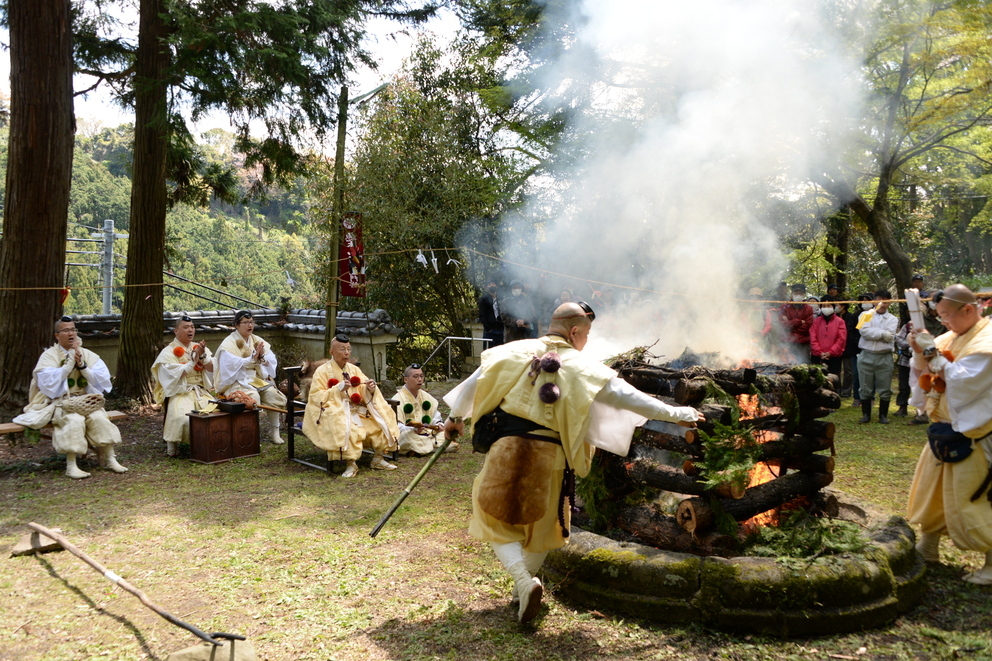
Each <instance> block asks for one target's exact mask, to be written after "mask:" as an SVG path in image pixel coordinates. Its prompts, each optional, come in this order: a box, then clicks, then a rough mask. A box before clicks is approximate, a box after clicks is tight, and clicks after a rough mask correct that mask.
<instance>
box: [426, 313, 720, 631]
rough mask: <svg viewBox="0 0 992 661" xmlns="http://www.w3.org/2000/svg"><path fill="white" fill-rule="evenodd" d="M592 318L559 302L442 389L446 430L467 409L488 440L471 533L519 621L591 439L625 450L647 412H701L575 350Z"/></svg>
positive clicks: (693, 415) (556, 542)
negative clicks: (535, 326)
mask: <svg viewBox="0 0 992 661" xmlns="http://www.w3.org/2000/svg"><path fill="white" fill-rule="evenodd" d="M594 318H595V315H594V314H593V311H592V309H591V308H590V307H589V306H588V305H586V304H585V303H564V304H562V305H561V306H559V307H558V308H557V309H556V310H555V312H554V314H553V316H552V318H551V326H550V328H549V330H548V334H547V335H545V336H544V337H541V338H538V339H532V340H519V341H516V342H510V343H508V344H504V345H503V346H500V347H496V348H493V349H490V350H488V351H485V352H483V354H482V366H481V367H480V368H479V369H478V370H476V371H475V373H474V374H472V376H470V377H469V378H468V379H467V380H466V381H465V382H464V383H462V384H461V385H459V386H458V387H457V388H456V389H455V390H452V391H451V392H450V393H449V394H448V396H447V397H445V401H446V402H447V403H448V404H449V405H450V406H451V417H449V418H448V421H447V422H446V423H445V434H447V435H451V433H452V432H453V431H455V430H457V431H459V432H460V431H462V428H463V424H462V423H461V419H462V418H467V417H471V418H473V420H474V421H475V422H474V425H475V429H476V436H475V438H473V446H476V447H478V446H479V444H480V442H481V441H483V440H486V443H487V444H491V449H489V451H488V452H487V454H486V461H485V464H484V465H483V467H482V472H480V473H479V475H478V477H476V478H475V482H474V484H473V487H472V521H471V523H470V524H469V534H471V535H472V536H473V537H475V538H476V539H481V540H483V541H487V542H489V543H490V545H491V546H492V548H493V551H495V553H496V557H498V558H499V560H500V562H501V563H502V564H503V567H505V568H506V570H507V571H508V572H509V573H510V576H512V577H513V600H514V602H517V601H519V607H518V610H517V617H518V619H519V620H520V622H529V621H530V620H532V619H534V617H535V616H536V615H537V613H538V611H539V610H540V606H541V596H542V594H543V589H544V588H543V586H542V584H541V581H540V579H539V578H537V577H536V576H535V574H536V573H537V571H538V570H539V569H540V568H541V565H542V564H543V563H544V557H545V556H546V555H547V554H548V552H549V551H551V550H552V549H556V548H559V547H561V546H563V545H564V544H565V539H566V537H568V531H569V525H570V518H571V516H570V515H571V503H570V502H569V500H570V499H571V497H572V493H571V487H572V485H573V481H572V480H573V474H574V475H578V476H579V477H585V476H586V475H587V474H588V473H589V468H590V464H591V461H592V457H593V453H594V452H595V449H596V447H601V448H604V449H607V450H609V451H610V452H614V453H616V454H619V455H621V456H625V455H626V454H627V450H628V449H629V447H630V441H631V436H632V434H633V431H634V428H635V427H636V426H638V425H641V424H644V422H645V421H646V420H648V419H653V420H668V421H671V422H679V423H685V424H686V425H687V426H688V425H690V424H692V423H695V422H697V421H699V420H701V419H702V416H701V415H700V414H699V412H698V411H696V409H694V408H691V407H687V406H685V407H673V406H669V405H667V404H665V403H663V402H661V401H659V400H657V399H654V398H653V397H650V396H648V395H645V394H643V393H641V392H640V391H639V390H637V389H635V388H634V387H633V386H630V385H628V384H627V383H626V382H625V381H623V380H621V379H619V378H618V377H617V373H616V372H615V371H613V370H612V369H610V368H608V367H606V366H605V365H603V364H602V363H600V362H598V361H596V360H593V359H591V358H587V357H585V356H583V355H582V354H581V353H580V352H581V351H582V349H583V348H584V347H585V345H586V342H587V341H588V339H589V331H590V330H591V329H592V321H593V319H594ZM483 436H485V439H483ZM594 446H595V447H594ZM563 485H564V487H565V488H564V489H563Z"/></svg>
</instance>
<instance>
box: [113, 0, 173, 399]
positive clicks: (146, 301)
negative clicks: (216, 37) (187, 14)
mask: <svg viewBox="0 0 992 661" xmlns="http://www.w3.org/2000/svg"><path fill="white" fill-rule="evenodd" d="M165 11H166V8H165V6H164V2H163V0H141V5H140V18H139V27H138V58H137V63H136V67H135V80H134V92H135V108H134V177H133V180H132V185H131V226H130V228H129V233H130V238H129V241H128V249H127V278H126V281H125V287H126V291H125V293H124V307H123V310H122V315H121V349H120V360H119V362H118V367H117V387H116V391H117V394H118V395H120V396H121V397H126V398H130V399H135V400H138V401H143V402H145V401H148V400H150V399H151V388H150V384H149V378H150V376H149V374H150V373H149V369H150V368H151V365H152V363H153V362H154V360H155V355H156V352H157V351H158V349H159V346H160V345H161V343H162V305H163V300H162V299H163V295H162V265H163V263H164V257H165V212H166V206H167V197H166V185H165V171H166V153H167V150H168V143H169V123H168V96H167V94H168V89H167V86H166V80H165V76H166V69H167V67H168V66H169V51H168V46H167V44H166V42H165V38H166V36H167V34H168V32H167V27H166V24H165V21H164V20H163V18H162V15H163V14H164V13H165Z"/></svg>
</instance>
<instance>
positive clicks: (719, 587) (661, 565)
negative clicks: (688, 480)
mask: <svg viewBox="0 0 992 661" xmlns="http://www.w3.org/2000/svg"><path fill="white" fill-rule="evenodd" d="M833 493H834V494H836V495H837V496H838V498H840V500H841V518H844V519H848V520H854V521H857V522H858V523H860V524H861V525H862V526H864V529H865V535H866V536H867V538H868V540H869V546H868V549H867V550H866V552H865V553H864V554H859V555H839V556H826V557H821V558H814V559H813V560H811V561H799V560H790V561H785V562H783V561H778V560H775V559H771V558H752V557H743V556H742V557H737V558H729V559H728V558H703V557H699V556H695V555H691V554H686V553H675V552H670V551H664V550H659V549H655V548H651V547H648V546H643V545H640V544H633V543H628V542H617V541H614V540H612V539H608V538H606V537H603V536H601V535H597V534H595V533H591V532H588V531H585V530H581V529H579V528H573V530H572V535H571V538H570V543H569V544H568V545H566V546H565V547H563V548H561V549H558V550H556V551H553V552H552V553H551V554H549V555H548V559H547V561H546V562H545V565H544V571H545V575H546V576H547V578H549V579H550V580H551V581H552V582H554V583H555V584H556V587H555V590H556V592H557V593H558V594H560V595H561V596H563V597H564V598H566V599H570V600H572V601H574V602H576V603H579V604H583V605H587V606H590V607H594V608H597V609H601V610H609V611H615V612H617V613H621V614H624V615H628V616H634V617H639V618H643V619H647V620H652V621H657V622H662V623H665V622H669V623H673V624H675V623H686V622H699V623H701V624H704V625H707V626H712V627H715V628H718V629H726V630H732V631H744V632H748V633H757V632H763V633H768V634H772V635H777V636H810V635H822V634H830V633H843V632H849V631H859V630H862V629H870V628H875V627H880V626H884V625H886V624H888V623H890V622H892V621H893V620H894V619H895V618H896V617H897V616H898V615H899V613H903V612H906V611H907V610H909V609H910V608H912V607H914V606H915V605H916V604H917V603H919V601H920V598H921V597H922V595H923V590H924V589H925V582H924V576H925V566H924V563H923V561H922V559H920V558H919V557H918V556H917V554H916V551H915V549H914V544H915V537H914V535H913V530H912V528H910V527H909V524H908V523H906V521H905V520H904V519H902V518H900V517H888V516H885V515H883V514H881V513H879V512H877V511H876V510H874V509H873V508H871V507H870V506H869V505H867V504H865V503H862V502H859V501H856V500H854V499H853V498H851V497H849V496H847V495H846V494H843V493H841V492H839V491H836V490H834V491H833Z"/></svg>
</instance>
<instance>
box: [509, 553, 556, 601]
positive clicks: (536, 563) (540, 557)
mask: <svg viewBox="0 0 992 661" xmlns="http://www.w3.org/2000/svg"><path fill="white" fill-rule="evenodd" d="M523 556H524V564H525V565H526V566H527V571H529V572H530V573H531V576H537V572H539V571H541V565H543V564H544V559H545V558H546V557H548V551H544V552H543V553H531V552H530V551H524V552H523ZM510 603H512V604H519V603H520V597H518V596H517V583H516V581H514V582H513V592H512V593H511V595H510Z"/></svg>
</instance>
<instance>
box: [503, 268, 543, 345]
mask: <svg viewBox="0 0 992 661" xmlns="http://www.w3.org/2000/svg"><path fill="white" fill-rule="evenodd" d="M500 317H502V319H503V342H514V341H516V340H529V339H531V338H534V337H536V336H537V310H535V309H534V303H533V302H532V301H531V300H530V298H528V297H527V295H526V294H524V284H523V283H522V282H520V281H519V280H513V281H512V282H510V296H509V297H508V298H504V299H503V300H502V301H500Z"/></svg>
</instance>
